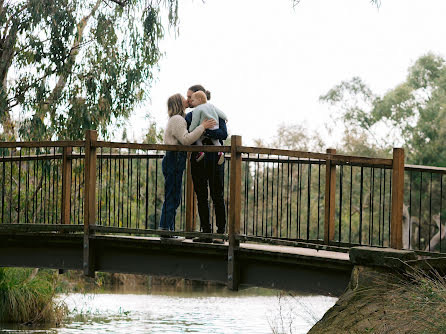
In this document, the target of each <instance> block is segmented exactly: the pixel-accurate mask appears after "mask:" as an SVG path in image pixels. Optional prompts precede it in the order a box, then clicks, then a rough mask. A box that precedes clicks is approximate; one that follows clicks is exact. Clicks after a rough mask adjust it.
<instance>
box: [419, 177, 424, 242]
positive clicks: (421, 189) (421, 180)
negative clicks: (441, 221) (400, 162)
mask: <svg viewBox="0 0 446 334" xmlns="http://www.w3.org/2000/svg"><path fill="white" fill-rule="evenodd" d="M422 191H423V172H420V203H419V205H420V206H419V212H418V215H419V216H418V249H419V250H421V192H422Z"/></svg>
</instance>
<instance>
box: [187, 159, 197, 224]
mask: <svg viewBox="0 0 446 334" xmlns="http://www.w3.org/2000/svg"><path fill="white" fill-rule="evenodd" d="M190 155H191V154H190V152H188V153H187V160H186V161H187V162H186V232H192V231H195V213H196V210H194V206H195V194H194V183H193V181H192V173H191V165H190Z"/></svg>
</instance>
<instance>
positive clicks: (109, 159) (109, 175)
mask: <svg viewBox="0 0 446 334" xmlns="http://www.w3.org/2000/svg"><path fill="white" fill-rule="evenodd" d="M108 153H109V157H108V183H107V191H108V211H107V213H108V225H107V226H111V225H112V224H111V202H112V198H111V196H112V194H111V188H112V185H113V182H112V157H111V153H112V148H111V147H110V148H109V151H108Z"/></svg>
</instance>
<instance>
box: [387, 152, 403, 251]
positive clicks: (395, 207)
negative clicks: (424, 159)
mask: <svg viewBox="0 0 446 334" xmlns="http://www.w3.org/2000/svg"><path fill="white" fill-rule="evenodd" d="M392 169H393V170H392V216H391V223H390V247H392V248H395V249H402V248H403V201H404V149H402V148H394V149H393V167H392Z"/></svg>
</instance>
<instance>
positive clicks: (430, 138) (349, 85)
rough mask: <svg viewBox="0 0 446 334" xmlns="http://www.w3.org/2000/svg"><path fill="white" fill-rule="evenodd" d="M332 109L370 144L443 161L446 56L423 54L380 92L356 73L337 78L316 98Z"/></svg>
mask: <svg viewBox="0 0 446 334" xmlns="http://www.w3.org/2000/svg"><path fill="white" fill-rule="evenodd" d="M320 99H321V101H323V102H327V103H329V104H330V105H331V106H333V107H335V108H336V109H337V113H338V114H340V119H341V120H342V121H343V122H344V124H345V125H346V127H347V129H350V130H352V129H354V130H355V131H357V133H359V134H361V135H364V134H365V135H367V138H368V141H369V143H373V144H375V145H378V147H381V148H383V149H384V148H387V149H390V148H391V147H392V145H403V146H404V147H405V148H406V157H407V161H408V162H410V163H414V164H419V165H434V166H446V147H445V145H444V143H445V142H446V61H445V59H443V58H442V57H440V56H436V55H434V54H431V53H429V54H427V55H424V56H422V57H420V58H419V59H418V60H417V61H416V62H415V64H414V65H413V66H411V67H410V68H409V70H408V75H407V78H406V80H405V81H404V82H403V83H401V84H399V85H397V86H396V87H395V88H393V89H391V90H390V91H388V92H387V93H386V94H384V96H378V95H376V94H374V93H373V92H372V91H371V90H370V89H369V88H368V87H367V85H366V84H365V83H364V82H363V81H362V80H361V79H360V78H357V77H356V78H353V79H352V80H351V81H347V82H345V81H344V82H341V83H340V84H339V85H337V86H335V87H334V88H332V89H331V90H330V91H329V92H328V93H327V94H325V95H323V96H321V97H320Z"/></svg>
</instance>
